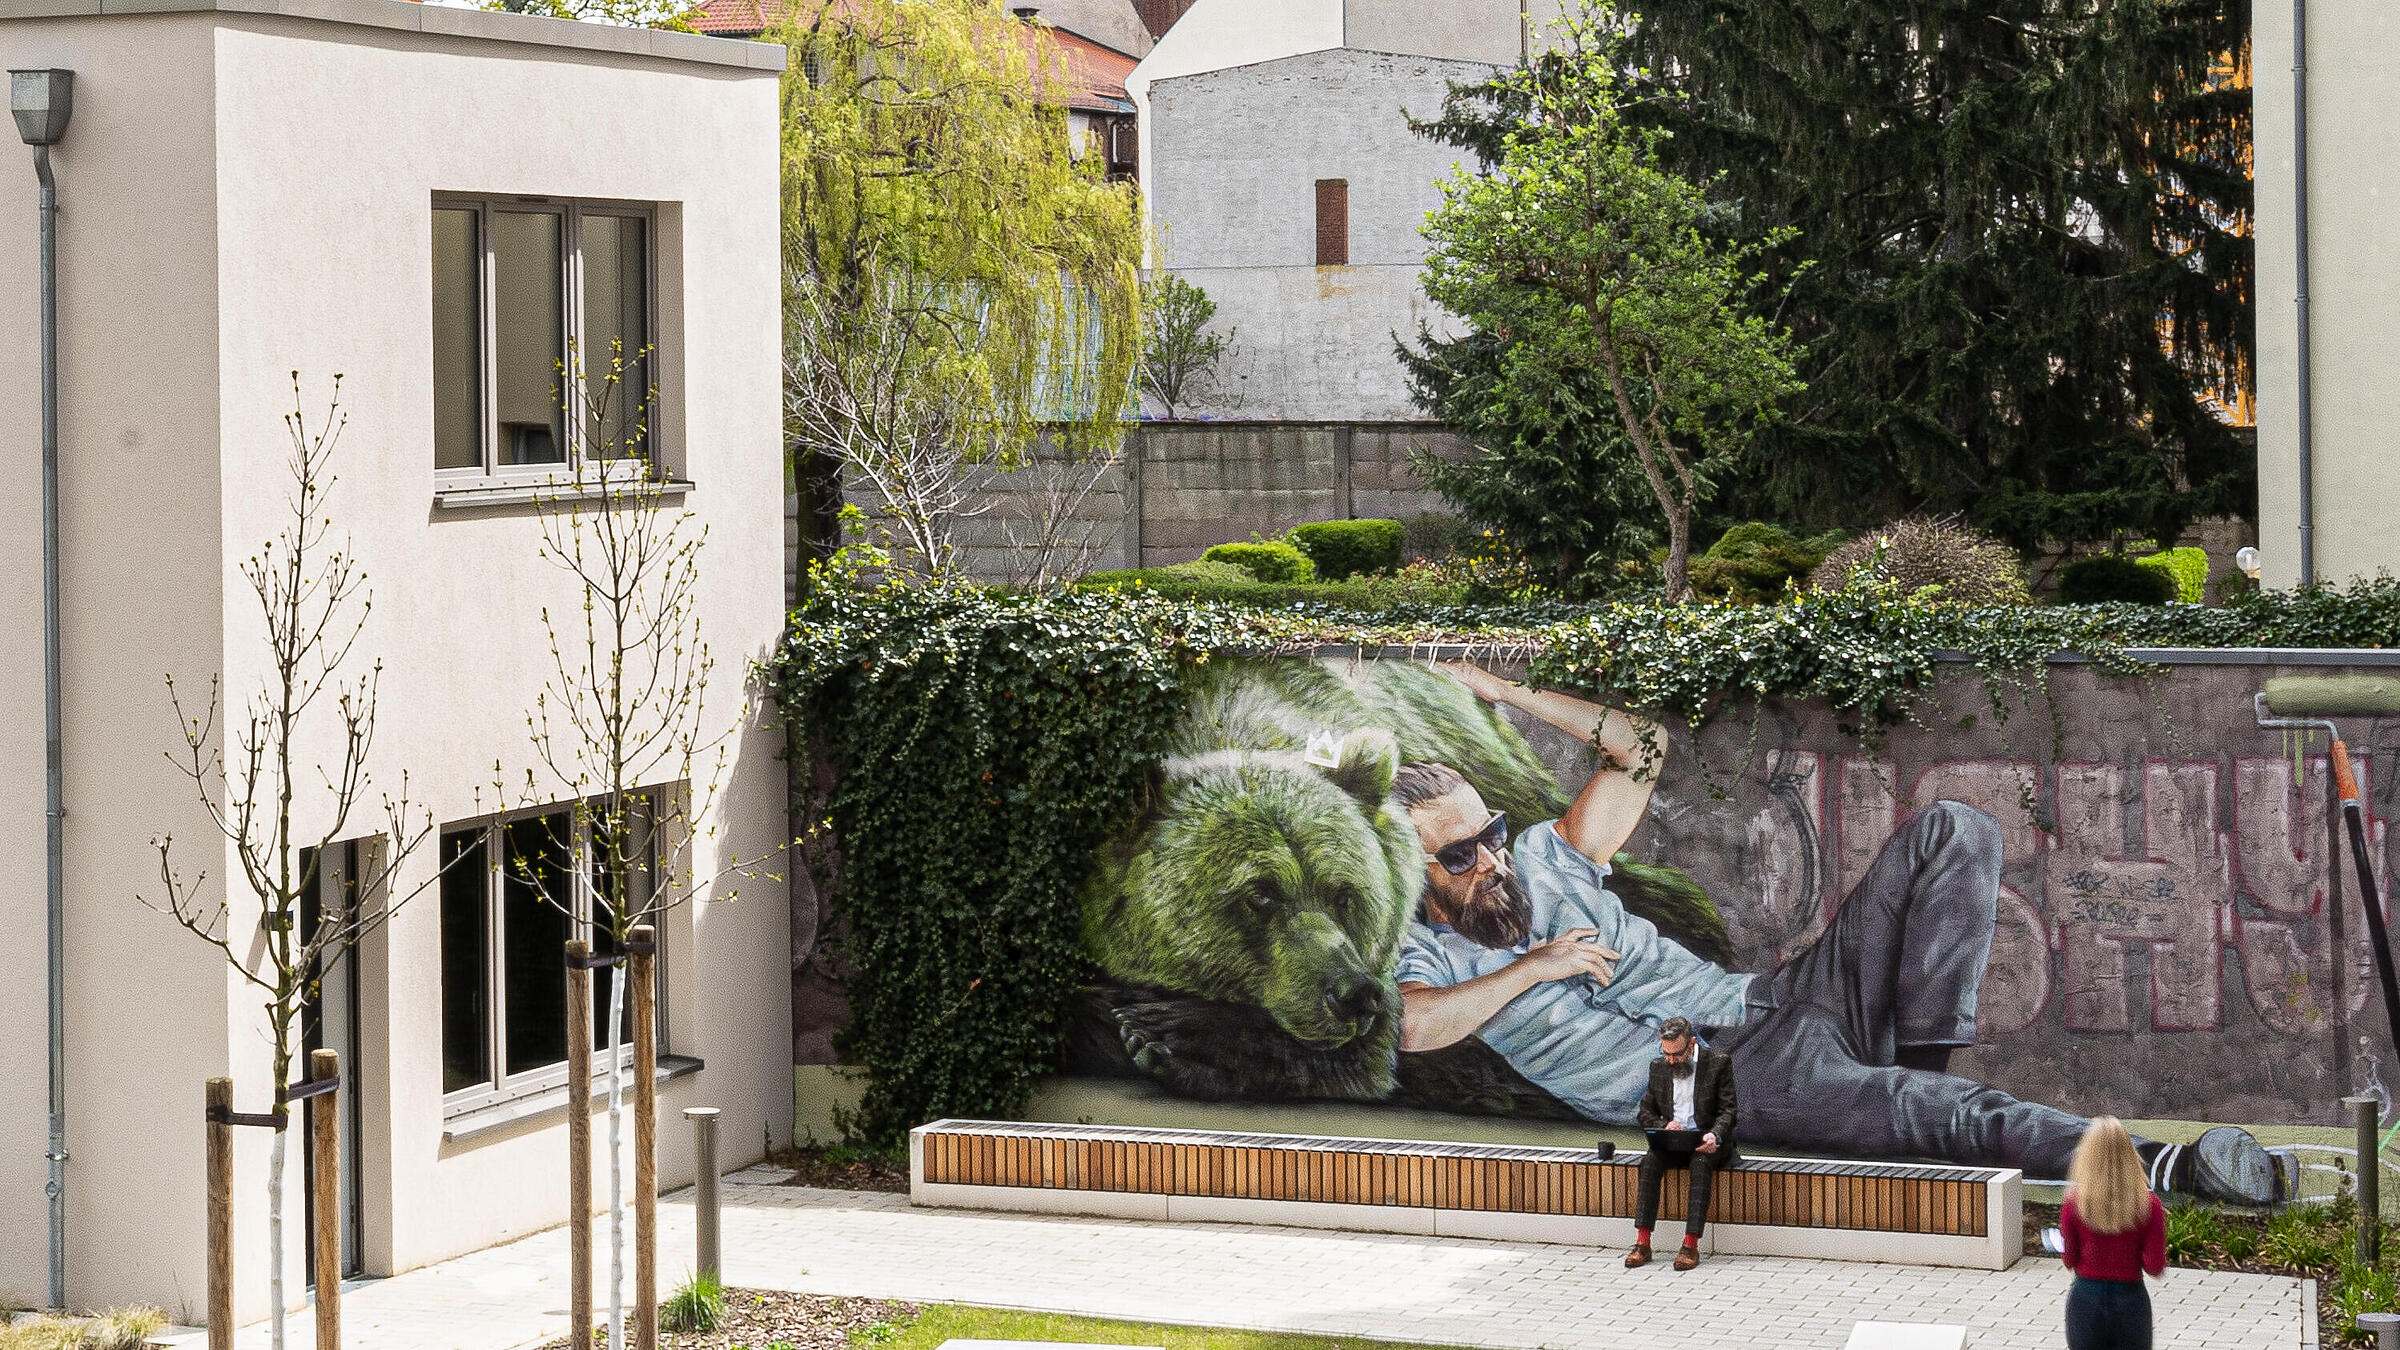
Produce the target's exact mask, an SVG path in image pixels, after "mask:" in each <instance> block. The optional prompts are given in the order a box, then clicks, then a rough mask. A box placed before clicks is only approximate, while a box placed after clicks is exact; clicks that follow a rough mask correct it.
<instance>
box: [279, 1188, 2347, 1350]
mask: <svg viewBox="0 0 2400 1350" xmlns="http://www.w3.org/2000/svg"><path fill="white" fill-rule="evenodd" d="M781 1176H782V1174H780V1173H776V1172H773V1171H770V1170H768V1169H764V1168H758V1169H753V1170H751V1171H749V1172H745V1173H739V1174H737V1175H735V1176H732V1177H728V1178H726V1185H725V1188H724V1200H725V1211H724V1247H725V1265H726V1270H725V1280H726V1283H727V1284H731V1285H745V1286H751V1287H760V1288H771V1289H784V1290H792V1291H795V1292H802V1293H814V1294H849V1295H867V1296H875V1297H884V1298H904V1299H911V1300H916V1301H921V1302H949V1303H978V1304H992V1305H999V1306H1006V1307H1013V1308H1031V1309H1038V1310H1043V1311H1055V1312H1073V1313H1086V1314H1092V1315H1096V1316H1105V1317H1124V1318H1137V1319H1140V1320H1143V1321H1158V1322H1180V1323H1194V1324H1201V1325H1214V1326H1229V1327H1251V1328H1267V1329H1274V1330H1284V1331H1311V1332H1322V1333H1327V1334H1334V1335H1344V1336H1370V1337H1379V1338H1383V1339H1389V1340H1403V1341H1430V1342H1442V1343H1451V1344H1459V1345H1475V1346H1492V1347H1505V1348H1506V1350H1543V1348H1544V1347H1567V1346H1617V1345H1650V1344H1661V1343H1672V1344H1678V1345H1683V1346H1692V1347H1703V1346H1706V1347H1716V1346H1729V1347H1730V1346H1741V1347H1757V1348H1759V1350H1767V1348H1770V1347H1774V1348H1781V1347H1802V1346H1806V1347H1832V1348H1833V1350H1839V1347H1841V1346H1842V1345H1843V1344H1844V1343H1845V1342H1846V1341H1847V1340H1848V1338H1849V1331H1850V1325H1851V1323H1853V1322H1857V1321H1915V1322H1951V1323H1965V1324H1967V1325H1969V1326H1970V1327H1972V1328H1973V1330H1972V1331H1971V1333H1970V1335H1969V1341H1968V1343H1969V1344H1970V1345H1971V1346H1973V1347H1975V1350H1997V1348H1998V1347H2025V1348H2026V1350H2032V1348H2033V1347H2037V1346H2038V1347H2052V1346H2056V1345H2057V1344H2059V1343H2060V1341H2061V1338H2062V1333H2061V1308H2062V1306H2063V1302H2064V1299H2065V1296H2066V1280H2065V1278H2064V1277H2063V1276H2062V1275H2061V1274H2060V1272H2059V1269H2058V1267H2057V1266H2056V1265H2054V1264H2052V1263H2050V1262H2047V1261H2041V1260H2029V1261H2024V1262H2020V1263H2018V1265H2017V1266H2016V1268H2015V1269H2013V1270H2009V1271H2006V1272H2002V1273H1997V1274H1995V1273H1992V1272H1989V1271H1964V1270H1937V1269H1932V1268H1920V1267H1908V1266H1883V1265H1865V1264H1859V1263H1853V1262H1841V1261H1796V1260H1786V1259H1780V1258H1770V1257H1739V1256H1720V1257H1715V1258H1712V1259H1711V1260H1710V1261H1709V1262H1708V1263H1707V1264H1705V1265H1703V1266H1701V1267H1700V1269H1698V1270H1697V1271H1693V1272H1691V1273H1689V1274H1684V1275H1678V1274H1676V1273H1674V1272H1673V1271H1671V1270H1668V1269H1667V1268H1666V1267H1665V1266H1664V1264H1663V1263H1662V1264H1660V1265H1654V1266H1652V1267H1650V1268H1648V1269H1644V1270H1635V1271H1629V1270H1626V1269H1625V1268H1624V1266H1623V1264H1622V1260H1623V1253H1622V1252H1617V1251H1602V1250H1595V1249H1590V1248H1582V1247H1563V1246H1548V1245H1544V1244H1539V1243H1508V1242H1478V1241H1472V1240H1466V1239H1456V1238H1451V1239H1442V1238H1426V1237H1402V1236H1387V1235H1381V1234H1368V1233H1336V1232H1327V1231H1322V1230H1316V1229H1301V1228H1259V1227H1247V1226H1240V1227H1237V1226H1232V1225H1217V1224H1182V1225H1170V1224H1146V1223H1128V1222H1120V1221H1114V1220H1106V1219H1079V1218H1050V1217H1042V1216H1035V1215H1024V1214H997V1213H977V1212H969V1211H960V1210H921V1209H912V1208H911V1207H910V1206H909V1204H908V1201H907V1198H906V1197H905V1196H898V1195H883V1194H870V1193H860V1192H849V1191H820V1190H808V1189H803V1188H799V1187H790V1186H781V1185H776V1184H773V1183H774V1182H776V1181H778V1180H780V1178H781ZM605 1232H606V1228H605V1224H603V1226H602V1233H603V1234H605ZM659 1250H660V1253H661V1257H660V1265H661V1266H662V1268H663V1269H662V1274H663V1275H664V1277H665V1278H666V1279H667V1281H668V1282H669V1283H670V1284H671V1283H675V1282H678V1281H680V1280H681V1279H682V1278H683V1276H684V1275H685V1273H686V1272H687V1271H688V1269H689V1262H690V1256H689V1253H690V1252H691V1250H692V1214H691V1204H690V1192H688V1191H686V1192H681V1193H678V1194H677V1195H674V1196H670V1197H668V1198H667V1199H666V1200H665V1201H664V1202H662V1204H661V1205H660V1220H659ZM565 1253H566V1234H565V1231H564V1230H563V1229H560V1230H553V1231H551V1232H547V1233H542V1234H538V1235H536V1236H534V1237H531V1238H527V1239H525V1240H523V1241H520V1242H515V1243H511V1244H509V1245H507V1246H504V1247H495V1248H493V1249H491V1250H489V1251H483V1252H477V1253H475V1254H474V1255H471V1256H466V1257H461V1258H459V1259H458V1260H455V1261H449V1262H445V1263H443V1264H441V1265H438V1266H432V1267H428V1268H426V1269H424V1270H419V1271H412V1272H410V1273H409V1274H406V1275H402V1276H398V1277H396V1278H393V1279H388V1280H378V1281H373V1282H369V1283H366V1284H362V1285H360V1286H359V1287H357V1288H356V1289H354V1290H353V1291H352V1292H351V1293H349V1294H348V1295H346V1296H345V1297H344V1300H343V1318H342V1321H343V1324H344V1325H343V1332H344V1336H343V1340H344V1342H345V1344H346V1345H348V1346H349V1347H350V1348H351V1350H513V1348H514V1347H520V1346H528V1345H537V1344H539V1343H541V1342H542V1341H544V1340H547V1339H550V1338H552V1337H555V1336H560V1335H563V1334H564V1333H565V1331H566V1284H567V1279H566V1259H565ZM600 1261H601V1272H600V1273H601V1278H602V1279H603V1280H605V1279H606V1264H607V1255H606V1249H605V1247H603V1248H602V1251H601V1254H600ZM2310 1297H2311V1296H2310V1294H2309V1292H2308V1291H2307V1290H2306V1288H2305V1286H2304V1285H2303V1282H2301V1281H2298V1280H2287V1279H2279V1278H2274V1277H2270V1276H2263V1275H2231V1274H2216V1273H2211V1272H2200V1271H2184V1270H2177V1271H2170V1272H2168V1274H2167V1277H2166V1279H2165V1280H2164V1281H2160V1282H2154V1284H2153V1298H2154V1300H2155V1304H2156V1308H2157V1322H2158V1333H2159V1334H2158V1342H2159V1344H2160V1345H2162V1346H2210V1347H2215V1348H2216V1350H2251V1348H2252V1347H2256V1348H2257V1350H2267V1348H2268V1347H2273V1348H2274V1350H2293V1348H2294V1347H2301V1346H2314V1345H2316V1339H2315V1335H2314V1324H2313V1320H2312V1319H2311V1318H2310V1316H2309V1300H2310ZM306 1326H307V1323H306V1319H305V1318H304V1317H302V1318H298V1319H296V1320H295V1324H294V1335H293V1337H292V1343H293V1344H295V1345H306V1344H308V1343H309V1342H308V1340H307V1339H306V1334H307V1333H306V1330H305V1328H306ZM254 1343H255V1344H258V1345H263V1344H264V1343H265V1328H264V1326H263V1325H262V1326H259V1327H253V1328H245V1329H244V1331H243V1334H242V1336H241V1338H240V1345H241V1346H242V1348H243V1350H249V1348H250V1347H251V1346H252V1345H253V1344H254Z"/></svg>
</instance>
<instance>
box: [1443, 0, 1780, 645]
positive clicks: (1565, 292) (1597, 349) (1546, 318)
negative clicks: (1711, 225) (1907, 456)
mask: <svg viewBox="0 0 2400 1350" xmlns="http://www.w3.org/2000/svg"><path fill="white" fill-rule="evenodd" d="M1612 23H1613V15H1612V13H1611V11H1609V10H1608V9H1607V8H1605V7H1604V6H1597V5H1595V6H1592V7H1591V8H1589V9H1586V10H1580V11H1577V12H1574V13H1570V14H1569V15H1568V16H1567V17H1566V18H1564V19H1562V20H1561V21H1560V23H1559V25H1558V27H1557V29H1556V32H1555V41H1554V44H1553V48H1552V51H1551V53H1550V55H1548V56H1547V57H1546V58H1545V59H1544V60H1542V61H1539V62H1535V63H1533V64H1531V65H1529V66H1526V67H1523V68H1520V69H1518V70H1515V71H1511V72H1507V73H1505V74H1503V75H1502V76H1500V77H1499V78H1500V80H1502V81H1503V82H1506V83H1508V84H1509V85H1510V86H1511V87H1512V89H1513V91H1514V101H1515V102H1516V103H1517V104H1518V105H1519V106H1520V107H1521V108H1522V109H1523V121H1522V122H1521V123H1520V124H1519V125H1517V126H1516V127H1514V128H1513V129H1512V130H1510V131H1509V132H1508V134H1507V135H1506V136H1504V137H1503V138H1502V139H1501V142H1500V144H1499V146H1498V152H1499V153H1498V156H1497V158H1496V159H1495V160H1493V161H1492V162H1491V163H1490V164H1489V165H1488V167H1486V168H1483V169H1480V170H1475V169H1467V168H1463V167H1462V168H1460V169H1459V170H1458V171H1457V172H1455V173H1454V174H1453V175H1452V176H1451V177H1450V178H1449V179H1448V180H1447V181H1445V182H1443V183H1442V184H1441V191H1442V204H1441V206H1440V207H1439V208H1438V209H1436V210H1435V211H1434V212H1433V214H1432V215H1430V216H1428V217H1427V218H1426V222H1425V241H1426V244H1427V251H1426V257H1425V270H1424V284H1425V294H1426V295H1427V297H1429V298H1430V299H1432V300H1433V301H1434V302H1435V303H1436V304H1439V305H1441V306H1442V307H1443V308H1444V309H1446V310H1448V311H1449V312H1450V313H1452V314H1454V315H1457V316H1458V317H1459V318H1460V319H1461V320H1463V321H1464V322H1465V323H1466V325H1467V326H1468V327H1469V328H1471V329H1473V330H1474V331H1475V332H1478V333H1483V334H1489V335H1491V336H1493V337H1494V338H1496V339H1498V342H1499V344H1500V348H1501V352H1500V362H1499V368H1498V372H1497V378H1495V379H1494V380H1492V381H1491V382H1490V383H1489V385H1488V387H1486V388H1484V389H1483V390H1482V396H1483V397H1484V398H1485V399H1487V400H1488V401H1489V402H1490V403H1492V404H1493V405H1495V406H1497V407H1500V408H1505V409H1508V410H1510V414H1511V416H1512V418H1513V420H1517V421H1535V422H1539V421H1541V420H1542V419H1544V418H1546V417H1552V416H1555V415H1557V412H1558V410H1559V409H1561V408H1562V407H1564V406H1566V405H1567V404H1569V403H1570V402H1573V401H1575V400H1574V399H1573V398H1571V397H1570V395H1573V394H1577V393H1580V394H1581V395H1582V396H1583V398H1585V399H1590V400H1591V401H1596V402H1598V403H1599V404H1600V406H1601V408H1602V409H1603V410H1604V411H1603V412H1602V413H1601V416H1603V417H1605V418H1607V419H1608V420H1609V421H1610V422H1611V423H1612V424H1613V425H1612V430H1613V431H1614V432H1615V433H1617V434H1619V435H1621V436H1622V437H1623V441H1622V444H1623V445H1624V446H1625V447H1626V448H1627V449H1629V450H1630V452H1631V459H1632V462H1633V467H1634V469H1635V470H1636V471H1637V472H1638V474H1639V476H1640V479H1641V481H1642V483H1643V484H1644V485H1645V486H1647V488H1648V489H1649V493H1650V497H1651V500H1652V501H1653V503H1654V504H1655V505H1656V507H1657V509H1658V513H1659V516H1660V518H1661V519H1662V520H1663V522H1664V524H1665V527H1666V528H1665V534H1666V537H1667V556H1666V567H1665V578H1664V579H1665V583H1666V591H1667V597H1668V598H1669V599H1671V600H1681V599H1683V598H1685V597H1686V595H1688V594H1689V592H1690V585H1689V582H1688V581H1687V579H1686V564H1687V562H1688V560H1689V558H1690V556H1691V541H1692V516H1693V512H1694V510H1695V509H1696V508H1697V507H1699V506H1700V505H1701V504H1702V503H1703V502H1704V501H1706V500H1707V499H1708V498H1709V496H1710V495H1711V494H1712V493H1713V492H1714V490H1715V488H1716V483H1717V479H1718V477H1719V475H1720V474H1721V473H1723V472H1724V471H1725V469H1726V468H1727V467H1728V466H1729V465H1731V463H1732V462H1733V461H1734V460H1735V459H1736V457H1738V456H1739V455H1740V454H1741V452H1742V451H1743V449H1744V447H1745V446H1746V445H1747V443H1748V440H1749V437H1750V436H1751V434H1752V432H1753V431H1754V430H1755V429H1756V428H1757V427H1758V426H1759V425H1760V424H1761V423H1763V422H1765V421H1768V420H1770V419H1771V418H1772V417H1773V415H1774V413H1775V410H1776V407H1777V404H1778V403H1779V402H1780V401H1781V400H1782V399H1783V398H1784V397H1785V396H1786V395H1788V394H1790V393H1791V392H1793V391H1794V389H1795V388H1796V385H1795V382H1794V380H1793V378H1792V368H1791V355H1790V352H1789V343H1788V340H1787V338H1786V335H1785V334H1784V333H1783V331H1782V330H1781V329H1780V328H1778V327H1777V326H1775V325H1774V324H1772V323H1770V322H1768V321H1767V320H1765V319H1764V318H1761V317H1760V316H1758V315H1757V314H1755V313H1752V312H1750V310H1749V308H1748V302H1749V299H1750V296H1751V293H1752V291H1753V290H1754V289H1755V288H1756V286H1757V283H1758V279H1757V278H1756V277H1755V276H1754V275H1752V274H1751V273H1749V272H1748V271H1747V270H1746V269H1745V263H1746V261H1747V259H1748V257H1749V255H1750V253H1751V252H1752V251H1753V250H1751V249H1746V248H1743V247H1738V246H1727V245H1723V244H1720V243H1717V242H1715V241H1713V240H1711V239H1710V238H1709V237H1708V235H1707V234H1706V233H1705V232H1704V230H1703V228H1702V227H1703V225H1704V224H1705V223H1706V219H1707V215H1708V204H1707V201H1706V199H1705V196H1704V194H1703V193H1702V190H1701V188H1700V186H1699V185H1698V184H1696V183H1694V182H1691V181H1690V180H1688V179H1684V178H1680V177H1677V176H1676V175H1675V174H1673V173H1670V172H1667V171H1666V170H1664V169H1662V168H1661V167H1660V166H1659V163H1658V151H1659V143H1660V141H1661V140H1662V139H1663V137H1662V136H1661V135H1660V133H1658V132H1655V131H1649V130H1645V129H1643V128H1640V127H1637V126H1635V125H1633V124H1632V123H1631V122H1630V121H1629V120H1628V119H1627V117H1626V115H1625V108H1624V100H1625V90H1624V87H1623V86H1622V85H1621V83H1620V81H1619V79H1618V73H1617V65H1618V61H1619V43H1618V41H1617V38H1616V36H1615V33H1614V30H1613V28H1612ZM1420 373H1421V372H1420ZM1594 385H1596V386H1597V389H1594V388H1593V387H1592V386H1594ZM1595 395H1596V398H1595V397H1594V396H1595Z"/></svg>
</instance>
